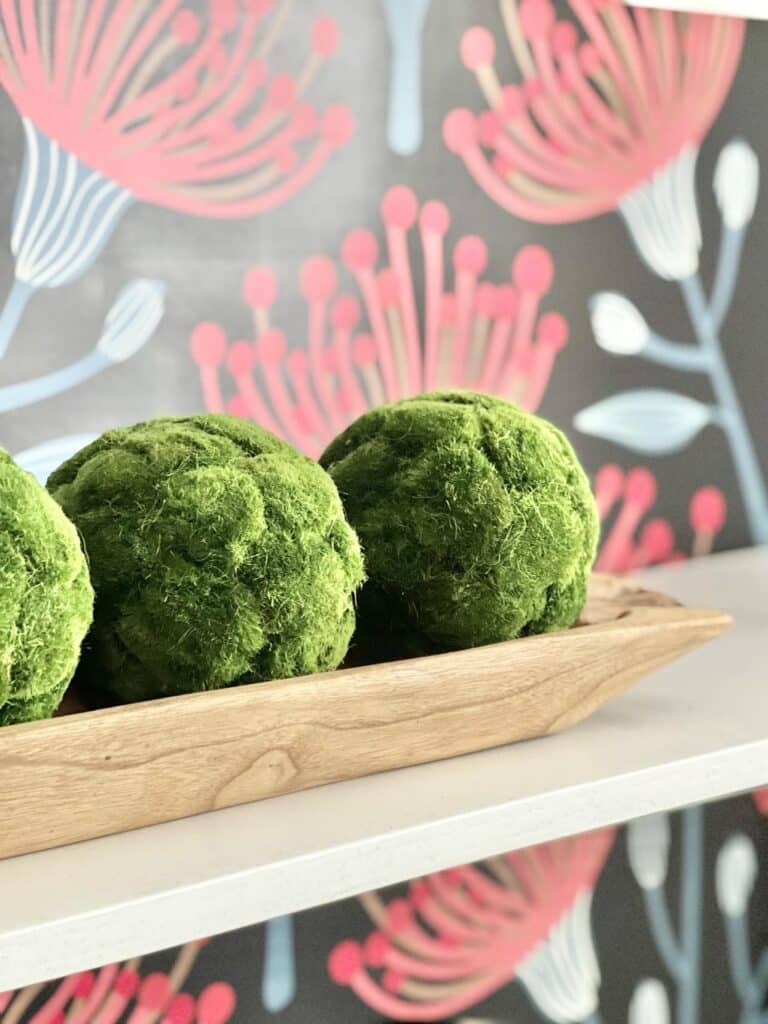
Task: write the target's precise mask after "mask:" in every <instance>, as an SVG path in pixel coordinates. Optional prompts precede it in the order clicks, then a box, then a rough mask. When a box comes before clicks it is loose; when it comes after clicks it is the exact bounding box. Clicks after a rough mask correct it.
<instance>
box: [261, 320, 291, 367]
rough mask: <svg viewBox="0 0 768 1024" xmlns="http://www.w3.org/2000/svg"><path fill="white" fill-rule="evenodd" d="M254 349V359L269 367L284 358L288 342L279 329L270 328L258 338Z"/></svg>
mask: <svg viewBox="0 0 768 1024" xmlns="http://www.w3.org/2000/svg"><path fill="white" fill-rule="evenodd" d="M254 347H255V350H256V358H257V359H260V360H261V361H262V362H268V364H270V365H271V364H276V362H280V361H281V359H284V358H285V355H286V352H287V351H288V341H287V340H286V336H285V334H284V333H283V332H282V331H281V330H280V328H276V327H271V328H269V329H268V330H266V331H264V332H263V333H262V334H261V335H260V336H259V338H258V340H257V342H256V344H255V346H254Z"/></svg>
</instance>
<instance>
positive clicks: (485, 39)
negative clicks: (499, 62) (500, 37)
mask: <svg viewBox="0 0 768 1024" xmlns="http://www.w3.org/2000/svg"><path fill="white" fill-rule="evenodd" d="M495 55H496V44H495V42H494V40H493V36H492V35H491V33H490V32H489V31H488V29H487V28H483V26H482V25H473V26H472V28H468V29H467V31H466V32H465V33H464V35H463V36H462V37H461V60H462V63H463V64H464V67H466V68H469V70H470V71H475V70H477V68H481V67H484V66H487V65H488V64H492V63H493V58H494V56H495Z"/></svg>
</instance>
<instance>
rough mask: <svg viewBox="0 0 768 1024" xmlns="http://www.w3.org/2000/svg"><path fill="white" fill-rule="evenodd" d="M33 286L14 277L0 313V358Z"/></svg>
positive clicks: (32, 290)
mask: <svg viewBox="0 0 768 1024" xmlns="http://www.w3.org/2000/svg"><path fill="white" fill-rule="evenodd" d="M34 290H35V289H34V288H32V287H31V286H30V285H28V284H25V283H24V282H23V281H19V280H17V279H16V278H14V281H13V285H12V286H11V290H10V291H9V292H8V298H7V299H6V300H5V305H4V306H3V312H2V313H0V359H2V358H3V356H4V355H5V352H6V349H7V348H8V345H9V344H10V341H11V338H12V337H13V335H14V332H15V330H16V328H17V326H18V323H19V320H20V319H21V314H22V313H23V312H24V308H25V307H26V305H27V303H28V302H29V300H30V297H31V295H32V293H33V292H34Z"/></svg>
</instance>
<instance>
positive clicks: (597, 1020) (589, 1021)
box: [582, 1010, 603, 1024]
mask: <svg viewBox="0 0 768 1024" xmlns="http://www.w3.org/2000/svg"><path fill="white" fill-rule="evenodd" d="M582 1024H603V1017H602V1014H601V1013H600V1011H599V1010H595V1012H594V1013H592V1014H590V1015H589V1017H587V1018H585V1020H583V1021H582Z"/></svg>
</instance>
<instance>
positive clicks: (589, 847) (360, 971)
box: [328, 828, 616, 1022]
mask: <svg viewBox="0 0 768 1024" xmlns="http://www.w3.org/2000/svg"><path fill="white" fill-rule="evenodd" d="M615 831H616V830H615V829H613V828H606V829H601V830H599V831H597V832H591V833H587V834H585V835H580V836H575V837H573V838H569V839H560V840H556V841H555V842H552V843H544V844H542V845H541V846H534V847H531V848H530V849H528V850H523V851H519V852H516V853H509V854H506V855H505V856H503V857H495V858H492V859H490V860H488V861H486V862H484V864H483V865H482V866H473V865H466V866H464V867H460V868H454V869H452V870H450V871H442V872H438V873H437V874H434V875H428V876H427V877H426V878H423V879H420V880H417V881H416V882H413V883H411V887H410V892H409V895H408V896H407V897H406V898H405V899H396V900H393V901H392V902H390V903H389V904H385V903H383V902H382V900H381V899H380V898H379V897H378V896H377V895H376V894H368V895H367V896H364V897H361V900H362V902H363V905H364V907H365V909H366V910H367V912H368V914H369V915H370V917H371V918H372V920H373V921H374V923H375V924H376V926H377V928H376V930H375V931H374V932H372V933H371V934H370V935H369V936H368V938H367V939H366V940H365V942H364V943H363V944H362V945H360V944H359V943H357V942H355V941H354V940H352V939H347V940H345V941H343V942H341V943H339V944H338V945H337V946H336V947H335V948H334V949H333V950H332V951H331V954H330V956H329V959H328V970H329V974H330V976H331V978H332V979H333V980H334V981H335V982H337V984H340V985H348V986H350V987H351V988H352V989H354V991H355V992H356V993H357V995H358V996H359V997H360V999H362V1000H363V1002H365V1003H366V1004H367V1005H368V1006H370V1007H371V1008H372V1009H374V1010H375V1011H376V1012H377V1013H380V1014H383V1015H385V1016H388V1017H392V1018H394V1019H395V1020H404V1021H430V1020H439V1019H442V1018H443V1017H447V1016H452V1015H454V1014H457V1013H460V1012H461V1011H462V1010H465V1009H466V1008H467V1007H469V1006H473V1005H475V1004H476V1003H478V1002H480V1001H481V1000H483V999H485V998H487V997H488V996H489V995H491V994H492V993H493V992H495V991H496V990H497V989H499V988H501V987H502V986H503V985H506V984H508V983H509V982H510V981H512V980H513V979H514V978H519V979H520V981H521V982H522V983H523V984H524V985H525V987H526V988H527V989H528V992H529V994H530V995H531V997H532V998H533V1000H534V1001H535V1002H536V1004H537V1005H538V1007H539V1009H540V1010H541V1011H542V1013H543V1014H544V1015H546V1016H547V1017H548V1018H549V1019H551V1020H553V1021H562V1022H569V1021H582V1020H585V1019H586V1018H587V1017H589V1016H590V1015H591V1014H593V1013H594V1012H595V1010H596V1009H597V1005H598V989H599V984H600V976H599V969H598V966H597V961H596V958H595V953H594V946H593V941H592V934H591V925H590V908H591V902H592V894H593V890H594V887H595V884H596V883H597V879H598V878H599V876H600V872H601V871H602V868H603V865H604V864H605V861H606V859H607V857H608V854H609V853H610V850H611V847H612V845H613V841H614V836H615Z"/></svg>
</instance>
